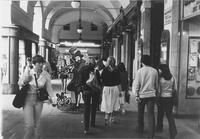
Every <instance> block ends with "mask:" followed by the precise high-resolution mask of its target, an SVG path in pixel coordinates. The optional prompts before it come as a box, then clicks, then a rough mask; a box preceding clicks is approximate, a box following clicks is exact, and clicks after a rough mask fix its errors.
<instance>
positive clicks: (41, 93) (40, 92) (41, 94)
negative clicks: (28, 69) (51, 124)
mask: <svg viewBox="0 0 200 139" xmlns="http://www.w3.org/2000/svg"><path fill="white" fill-rule="evenodd" d="M34 77H35V83H36V88H37V99H38V100H39V101H45V100H48V99H49V94H48V92H47V90H46V89H45V88H39V87H38V82H37V77H36V74H34Z"/></svg>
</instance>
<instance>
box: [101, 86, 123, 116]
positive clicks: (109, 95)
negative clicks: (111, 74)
mask: <svg viewBox="0 0 200 139" xmlns="http://www.w3.org/2000/svg"><path fill="white" fill-rule="evenodd" d="M119 108H120V103H119V88H118V86H104V87H103V94H102V102H101V111H102V112H106V113H112V112H113V111H118V110H119Z"/></svg>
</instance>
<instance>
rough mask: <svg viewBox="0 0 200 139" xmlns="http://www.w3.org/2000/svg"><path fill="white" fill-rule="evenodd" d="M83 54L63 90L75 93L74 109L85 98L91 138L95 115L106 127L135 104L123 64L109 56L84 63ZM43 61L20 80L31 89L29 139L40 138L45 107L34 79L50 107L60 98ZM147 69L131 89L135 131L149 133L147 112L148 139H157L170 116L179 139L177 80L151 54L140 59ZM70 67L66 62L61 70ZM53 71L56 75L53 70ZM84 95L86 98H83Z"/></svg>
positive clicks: (172, 131) (26, 106) (27, 103)
mask: <svg viewBox="0 0 200 139" xmlns="http://www.w3.org/2000/svg"><path fill="white" fill-rule="evenodd" d="M82 58H83V55H82V54H81V53H80V51H78V53H77V52H76V53H74V57H73V59H74V60H73V59H72V62H73V61H75V63H74V69H73V70H72V72H73V73H74V75H73V78H72V80H71V82H70V83H68V85H66V81H65V79H66V78H67V77H68V76H66V77H65V75H61V76H60V78H61V80H62V91H66V90H68V89H69V90H70V91H73V92H75V98H76V99H75V100H76V101H75V104H74V106H73V109H76V108H77V107H79V105H78V104H79V103H78V101H79V99H80V97H81V96H82V98H83V101H84V112H83V114H84V118H83V119H84V120H83V123H84V132H83V133H84V134H89V133H90V127H95V126H96V123H95V119H96V111H97V110H100V111H102V112H104V113H105V118H104V120H105V121H104V122H105V126H108V125H111V124H112V123H114V122H116V116H117V111H121V113H122V114H125V113H126V110H125V107H124V104H125V103H130V94H129V79H128V72H127V70H126V68H125V65H124V63H119V64H118V65H116V61H115V58H114V57H112V56H109V57H108V58H107V59H101V60H98V59H97V58H96V59H95V58H92V57H88V58H86V59H84V60H83V59H82ZM45 63H47V62H45V60H44V58H43V57H42V56H40V55H36V56H34V57H33V58H32V61H31V62H30V61H27V64H26V67H25V69H24V73H23V74H22V75H21V77H20V78H19V81H18V84H19V86H20V87H22V86H23V85H25V84H29V85H30V88H29V90H28V95H27V97H26V100H25V104H24V107H23V111H24V119H25V134H24V139H31V138H36V139H39V138H40V136H41V133H40V132H41V130H40V116H41V113H42V109H43V103H44V102H41V101H39V100H38V99H37V96H36V92H37V88H36V82H35V78H34V77H35V76H36V77H37V82H38V87H39V88H45V89H46V90H47V92H48V93H49V101H46V102H47V103H56V100H55V98H56V94H54V93H53V89H52V84H51V75H50V74H49V72H48V71H49V70H48V71H47V70H45V68H44V67H43V66H44V65H46V64H45ZM141 63H142V67H141V68H140V69H139V70H138V71H137V72H136V76H135V79H134V81H133V84H132V94H134V95H135V100H136V102H137V105H138V116H137V118H138V120H137V121H138V122H137V126H136V131H137V132H138V133H139V134H141V135H142V134H143V132H144V128H145V127H144V112H145V106H146V107H147V123H148V126H147V129H148V138H154V137H155V132H162V131H163V117H164V115H165V114H166V117H167V119H168V123H169V133H170V135H169V137H170V139H174V138H175V137H176V135H177V129H176V125H175V121H174V118H173V108H174V107H177V94H176V93H177V88H176V81H175V77H174V76H173V75H172V74H171V72H170V70H169V66H168V65H167V64H160V65H158V67H157V68H153V67H152V66H151V62H150V56H149V55H143V56H142V57H141ZM65 64H66V62H65V61H63V62H62V64H61V65H60V71H61V70H63V69H62V66H63V65H65ZM51 72H52V71H51ZM80 94H81V95H80ZM155 105H157V109H158V116H157V124H155V114H154V107H155Z"/></svg>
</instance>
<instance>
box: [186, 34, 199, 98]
mask: <svg viewBox="0 0 200 139" xmlns="http://www.w3.org/2000/svg"><path fill="white" fill-rule="evenodd" d="M188 44H189V47H188V65H187V67H188V68H187V91H186V98H200V37H189V41H188Z"/></svg>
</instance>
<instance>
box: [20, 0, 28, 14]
mask: <svg viewBox="0 0 200 139" xmlns="http://www.w3.org/2000/svg"><path fill="white" fill-rule="evenodd" d="M27 6H28V1H27V0H20V8H22V9H23V10H24V11H25V12H27Z"/></svg>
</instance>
